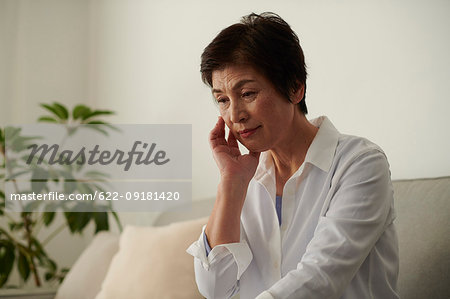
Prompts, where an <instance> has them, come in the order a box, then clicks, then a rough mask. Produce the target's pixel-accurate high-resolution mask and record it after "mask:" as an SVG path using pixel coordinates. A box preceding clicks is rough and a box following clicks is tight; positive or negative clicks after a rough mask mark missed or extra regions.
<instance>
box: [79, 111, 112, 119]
mask: <svg viewBox="0 0 450 299" xmlns="http://www.w3.org/2000/svg"><path fill="white" fill-rule="evenodd" d="M111 114H114V111H111V110H94V111H91V112H90V113H88V114H86V115H84V116H83V117H82V119H83V120H87V119H89V118H92V117H94V116H97V115H111Z"/></svg>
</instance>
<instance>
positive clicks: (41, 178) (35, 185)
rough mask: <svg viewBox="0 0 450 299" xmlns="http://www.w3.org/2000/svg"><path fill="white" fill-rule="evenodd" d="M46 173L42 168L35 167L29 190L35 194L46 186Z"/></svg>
mask: <svg viewBox="0 0 450 299" xmlns="http://www.w3.org/2000/svg"><path fill="white" fill-rule="evenodd" d="M48 176H49V175H48V171H47V170H45V169H44V168H40V167H36V168H35V169H33V172H32V174H31V189H32V190H33V192H35V193H40V192H41V191H42V190H44V188H45V187H46V186H47V181H48Z"/></svg>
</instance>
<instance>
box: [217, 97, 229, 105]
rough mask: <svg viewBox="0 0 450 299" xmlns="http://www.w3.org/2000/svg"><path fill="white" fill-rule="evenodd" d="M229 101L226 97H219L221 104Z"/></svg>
mask: <svg viewBox="0 0 450 299" xmlns="http://www.w3.org/2000/svg"><path fill="white" fill-rule="evenodd" d="M227 101H228V99H226V98H218V99H217V103H219V104H225V103H226V102H227Z"/></svg>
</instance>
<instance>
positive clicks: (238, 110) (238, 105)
mask: <svg viewBox="0 0 450 299" xmlns="http://www.w3.org/2000/svg"><path fill="white" fill-rule="evenodd" d="M247 119H248V112H247V109H246V107H245V104H244V103H242V102H241V101H240V100H237V101H231V105H230V120H231V121H232V122H233V123H240V122H244V121H246V120H247Z"/></svg>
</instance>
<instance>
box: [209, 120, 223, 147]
mask: <svg viewBox="0 0 450 299" xmlns="http://www.w3.org/2000/svg"><path fill="white" fill-rule="evenodd" d="M209 144H210V145H211V147H212V148H214V147H215V146H217V145H225V144H227V141H226V140H225V122H224V120H223V118H222V117H220V116H219V119H218V120H217V123H216V125H215V126H214V128H213V129H212V130H211V132H210V133H209Z"/></svg>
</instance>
